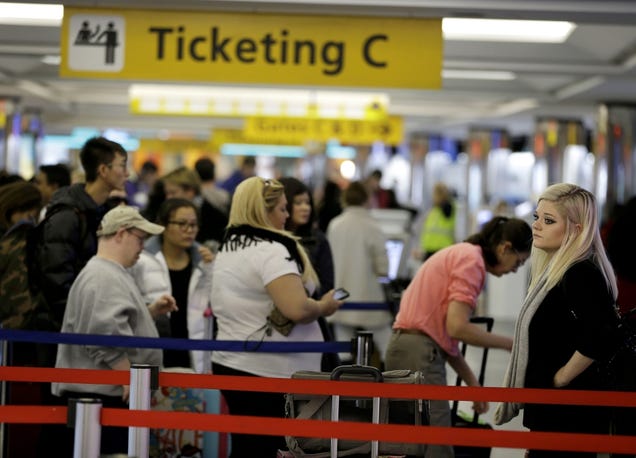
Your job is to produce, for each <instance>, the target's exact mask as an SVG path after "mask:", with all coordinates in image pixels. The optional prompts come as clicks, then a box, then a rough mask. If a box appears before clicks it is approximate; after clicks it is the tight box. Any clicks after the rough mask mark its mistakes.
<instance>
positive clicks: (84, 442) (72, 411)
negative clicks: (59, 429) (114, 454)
mask: <svg viewBox="0 0 636 458" xmlns="http://www.w3.org/2000/svg"><path fill="white" fill-rule="evenodd" d="M101 412H102V400H101V399H91V398H80V399H69V401H68V414H67V423H68V425H69V426H71V427H74V428H75V433H74V443H73V458H99V456H100V455H99V450H100V446H101V439H102V425H101V424H100V423H99V417H100V415H101Z"/></svg>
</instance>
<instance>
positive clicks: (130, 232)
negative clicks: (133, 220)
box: [126, 229, 146, 245]
mask: <svg viewBox="0 0 636 458" xmlns="http://www.w3.org/2000/svg"><path fill="white" fill-rule="evenodd" d="M126 232H128V233H129V234H130V235H132V236H133V237H135V238H136V239H137V240H138V241H139V243H141V244H142V245H143V244H144V243H145V242H146V236H145V235H143V236H141V235H139V234H137V233H136V232H134V231H133V230H132V229H128V230H127V231H126Z"/></svg>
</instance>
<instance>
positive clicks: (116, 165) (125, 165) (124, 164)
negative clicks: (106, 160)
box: [107, 161, 128, 170]
mask: <svg viewBox="0 0 636 458" xmlns="http://www.w3.org/2000/svg"><path fill="white" fill-rule="evenodd" d="M107 166H108V168H109V169H112V168H113V167H121V169H122V170H126V168H127V167H128V163H127V162H126V161H124V162H120V163H119V164H115V163H113V162H111V163H110V164H107Z"/></svg>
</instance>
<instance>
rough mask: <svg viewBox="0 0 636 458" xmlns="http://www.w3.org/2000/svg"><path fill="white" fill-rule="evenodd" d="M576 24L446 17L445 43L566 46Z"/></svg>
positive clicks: (444, 28)
mask: <svg viewBox="0 0 636 458" xmlns="http://www.w3.org/2000/svg"><path fill="white" fill-rule="evenodd" d="M575 28H576V24H573V23H571V22H565V21H522V20H508V19H464V18H444V19H443V20H442V31H443V33H444V39H445V40H474V41H502V42H510V41H514V42H527V43H563V42H564V41H565V40H567V39H568V37H569V36H570V34H571V33H572V31H573V30H574V29H575Z"/></svg>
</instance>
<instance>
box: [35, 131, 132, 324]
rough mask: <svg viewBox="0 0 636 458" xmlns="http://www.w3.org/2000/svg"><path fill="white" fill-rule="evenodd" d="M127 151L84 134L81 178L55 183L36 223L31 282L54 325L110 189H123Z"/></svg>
mask: <svg viewBox="0 0 636 458" xmlns="http://www.w3.org/2000/svg"><path fill="white" fill-rule="evenodd" d="M127 159H128V155H127V153H126V150H125V149H124V148H123V147H122V146H121V145H120V144H119V143H115V142H113V141H110V140H108V139H106V138H103V137H95V138H91V139H89V140H88V141H87V142H86V143H85V144H84V146H83V147H82V150H81V151H80V160H81V163H82V167H83V168H84V172H85V174H86V183H76V184H73V185H71V186H67V187H63V188H60V189H59V190H58V191H56V192H55V194H53V197H52V199H51V203H50V205H49V208H48V213H50V215H49V217H47V218H46V219H45V220H44V221H43V222H42V224H44V227H43V228H42V232H43V234H42V239H43V240H42V241H41V243H40V245H39V247H38V253H37V259H38V263H37V264H38V269H39V275H38V276H37V282H38V284H39V285H38V286H39V288H40V289H41V290H42V292H43V293H44V296H45V298H46V301H47V303H48V306H49V309H50V312H51V315H52V319H53V321H54V323H53V324H54V326H55V328H57V329H59V326H60V324H61V323H62V318H63V317H64V309H65V307H66V299H67V297H68V292H69V290H70V288H71V284H72V283H73V281H74V280H75V278H76V277H77V275H78V274H79V271H80V270H81V269H82V267H84V265H85V264H86V262H88V260H89V259H90V258H91V257H92V256H93V255H94V254H95V253H96V252H97V236H96V232H97V228H98V226H99V223H100V221H101V219H102V216H103V215H104V208H103V204H104V202H106V199H107V198H108V195H109V193H110V192H111V191H113V190H115V189H117V190H124V186H125V182H126V179H127V178H128V168H127Z"/></svg>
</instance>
